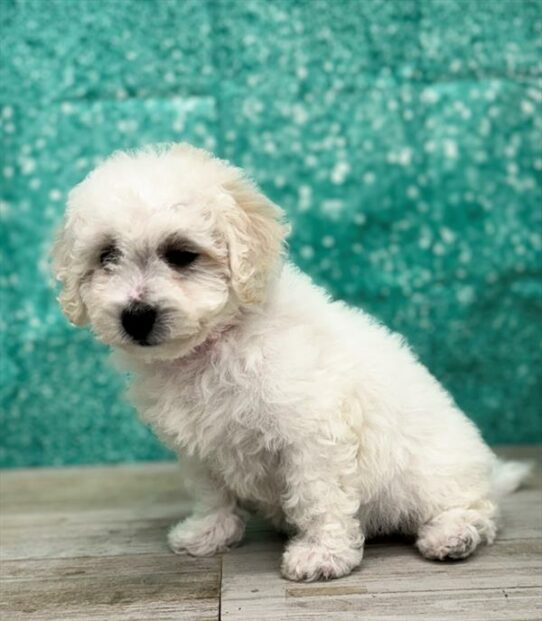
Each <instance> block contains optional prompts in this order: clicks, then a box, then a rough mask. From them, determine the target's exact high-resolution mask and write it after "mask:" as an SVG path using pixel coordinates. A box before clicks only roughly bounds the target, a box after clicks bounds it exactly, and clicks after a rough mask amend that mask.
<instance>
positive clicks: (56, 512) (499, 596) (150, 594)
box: [0, 447, 542, 621]
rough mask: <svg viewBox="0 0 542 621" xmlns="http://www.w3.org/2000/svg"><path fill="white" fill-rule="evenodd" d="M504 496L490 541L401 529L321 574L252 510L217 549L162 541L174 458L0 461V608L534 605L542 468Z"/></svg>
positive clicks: (174, 515)
mask: <svg viewBox="0 0 542 621" xmlns="http://www.w3.org/2000/svg"><path fill="white" fill-rule="evenodd" d="M500 453H501V454H506V455H508V456H513V457H516V458H517V457H520V458H523V459H525V458H527V459H533V458H534V459H535V460H537V461H538V467H537V470H536V473H535V475H534V476H533V477H532V479H531V481H530V482H529V484H528V486H527V487H526V488H525V489H523V490H521V491H520V492H518V493H516V494H515V495H513V496H510V497H508V498H507V499H506V501H505V503H504V507H503V514H504V515H503V519H504V526H503V529H502V531H501V534H500V537H499V539H498V541H497V543H496V544H495V545H494V546H492V547H490V548H483V549H481V550H480V551H479V552H478V553H477V554H476V555H475V556H474V557H472V558H471V559H468V560H466V561H461V562H455V563H433V562H429V561H425V560H424V559H422V558H421V557H420V556H419V555H418V554H417V553H416V552H415V550H414V548H413V547H412V546H411V545H409V544H408V543H406V542H404V541H400V540H397V541H391V540H390V541H380V542H374V543H369V545H367V547H366V551H365V558H364V561H363V565H362V567H361V568H360V569H359V570H357V571H356V572H354V574H352V575H351V576H349V577H347V578H343V579H341V580H338V581H332V582H328V583H313V584H296V583H292V582H288V581H286V580H283V579H282V578H281V577H280V576H279V573H278V568H279V561H280V554H281V549H282V547H283V545H284V541H283V539H282V538H281V537H280V536H278V535H276V534H275V533H273V532H272V531H271V530H270V529H269V528H268V527H267V526H266V525H264V524H263V523H262V522H259V521H257V520H254V521H253V522H252V523H251V524H250V526H249V528H248V533H247V538H246V540H245V542H244V544H243V545H242V546H241V547H239V548H237V549H236V550H233V551H231V552H229V553H227V554H225V555H224V556H223V557H222V558H221V557H216V558H207V559H195V558H191V557H189V556H176V555H174V554H171V553H170V552H169V550H168V549H167V546H166V543H165V535H166V532H167V529H168V527H169V526H170V525H171V524H173V523H174V522H175V521H176V520H178V519H179V518H181V517H182V516H185V515H187V514H188V513H189V510H190V501H189V500H188V499H187V497H186V495H185V494H184V493H183V492H182V480H181V474H180V472H179V471H178V469H177V468H176V466H175V465H174V464H170V463H168V464H139V465H130V466H116V467H87V468H64V469H58V470H55V469H42V470H13V471H3V472H2V473H1V474H0V492H1V496H0V500H1V522H0V552H1V555H0V559H1V563H0V571H1V578H2V584H1V609H0V612H1V618H2V619H3V620H4V619H5V620H6V621H12V620H13V621H17V620H29V621H30V620H32V621H52V620H54V621H56V620H61V619H62V620H68V621H69V620H96V621H98V620H108V621H117V620H123V621H124V620H126V621H127V620H131V621H144V620H147V619H153V620H156V621H160V620H169V619H175V620H180V621H184V620H187V621H200V620H203V619H205V620H211V619H213V620H216V619H229V620H232V621H233V620H235V621H237V620H240V619H243V620H249V621H256V620H279V621H282V620H292V621H306V620H309V619H330V620H337V621H339V620H340V621H347V620H354V619H356V620H357V619H361V618H363V619H366V620H371V619H379V620H380V619H388V620H399V619H401V620H408V619H427V620H431V621H437V620H440V619H442V620H445V619H460V620H461V621H469V620H475V619H476V620H480V621H481V620H484V621H485V620H487V619H492V620H496V621H498V620H501V619H502V620H503V621H504V620H506V621H511V620H516V619H517V620H520V619H521V620H522V621H523V620H528V619H537V620H539V619H541V618H542V608H541V605H540V603H541V601H542V598H541V595H542V561H541V552H542V545H541V542H542V470H541V468H540V456H541V450H540V448H537V447H524V448H522V449H513V448H511V447H508V448H506V449H502V450H500Z"/></svg>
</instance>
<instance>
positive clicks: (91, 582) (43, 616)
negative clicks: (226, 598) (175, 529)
mask: <svg viewBox="0 0 542 621" xmlns="http://www.w3.org/2000/svg"><path fill="white" fill-rule="evenodd" d="M2 570H3V571H2V573H3V574H4V575H3V587H2V606H1V608H0V611H1V613H2V618H3V619H6V620H8V619H9V620H14V621H15V620H17V621H18V620H19V619H21V620H22V619H25V620H26V619H28V620H29V621H30V620H32V621H34V620H35V621H49V620H55V621H56V620H60V619H70V620H72V619H73V620H76V619H85V620H90V619H96V620H104V621H105V620H107V621H117V620H121V619H122V620H124V619H134V620H135V619H138V620H139V619H141V620H144V619H175V620H178V619H180V620H181V621H185V620H186V621H200V620H203V619H205V620H208V619H213V620H215V619H217V618H218V602H219V593H220V558H212V559H194V558H190V557H187V556H186V557H185V556H182V557H181V556H175V555H173V554H168V555H165V554H162V555H151V554H141V555H138V556H134V555H131V556H110V557H96V558H93V557H81V558H73V559H43V560H24V561H9V562H5V563H3V567H2ZM3 615H5V616H3Z"/></svg>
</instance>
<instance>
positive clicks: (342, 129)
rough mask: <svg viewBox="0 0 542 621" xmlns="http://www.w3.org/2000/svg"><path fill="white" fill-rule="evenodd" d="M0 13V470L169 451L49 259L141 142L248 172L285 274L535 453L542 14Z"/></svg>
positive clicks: (459, 7)
mask: <svg viewBox="0 0 542 621" xmlns="http://www.w3.org/2000/svg"><path fill="white" fill-rule="evenodd" d="M0 6H1V18H2V31H1V41H2V65H1V75H0V83H1V85H2V86H1V108H0V115H1V121H2V142H3V145H2V146H3V149H2V167H1V175H2V177H1V178H2V203H1V208H2V217H3V220H4V223H3V226H2V233H1V234H2V239H1V247H2V251H3V252H4V254H5V257H4V260H3V262H2V270H3V271H2V276H1V277H2V280H1V295H2V309H1V312H0V322H1V329H2V368H1V373H2V375H1V379H2V381H1V391H2V394H1V397H2V421H1V423H2V428H1V434H2V435H1V448H0V463H1V464H2V465H8V466H16V465H41V464H68V463H87V462H106V461H107V462H113V461H123V460H136V459H155V458H163V457H164V456H167V455H168V454H167V453H166V452H165V451H164V449H162V448H161V447H160V445H159V444H158V442H157V441H156V440H155V439H154V438H153V437H152V435H151V433H150V432H149V431H148V430H147V429H145V428H144V427H143V426H142V425H141V424H140V423H139V422H137V419H136V417H135V416H134V415H133V411H132V409H131V407H130V406H129V405H127V404H126V403H125V402H124V401H123V400H122V399H121V397H120V392H121V387H122V378H121V377H120V376H118V375H116V374H115V373H114V372H112V371H111V370H110V369H109V367H108V366H107V362H106V351H105V350H104V348H103V347H101V346H99V345H97V344H96V343H95V342H94V341H93V339H92V338H91V337H90V335H89V334H88V333H87V332H86V331H82V330H76V329H73V328H71V327H70V326H69V325H68V324H67V322H66V321H65V320H64V319H63V317H62V316H61V314H60V312H59V309H58V308H57V305H56V303H55V299H54V298H55V296H54V294H53V292H52V288H51V281H50V277H49V270H48V258H47V252H48V247H49V244H50V238H51V235H52V231H53V229H54V227H55V225H56V224H57V223H58V222H59V219H60V215H61V213H62V210H63V203H64V199H65V197H66V193H67V191H68V189H69V188H70V187H71V186H72V185H74V184H75V183H76V182H78V181H79V180H80V179H82V177H83V176H84V175H85V174H86V173H87V172H88V171H89V170H90V169H91V168H92V167H93V166H94V165H95V164H96V162H98V161H99V159H100V158H101V157H103V156H104V155H106V154H108V153H109V152H110V151H112V150H114V149H118V148H123V147H134V146H137V145H142V144H146V143H149V142H155V141H180V140H189V141H191V142H193V143H195V144H197V145H200V146H205V147H208V148H210V149H214V150H215V151H216V152H217V153H218V154H220V155H221V156H224V157H226V158H230V159H232V160H233V161H234V162H236V163H237V164H240V165H242V166H244V167H246V168H247V169H248V170H249V171H250V172H251V173H252V174H253V175H254V177H255V178H256V179H257V180H258V181H259V182H260V183H261V185H262V186H263V188H264V189H265V191H266V192H267V193H268V194H269V195H270V196H271V197H272V198H273V199H274V200H275V201H276V202H278V203H279V204H281V205H282V206H283V207H284V208H285V209H286V210H287V211H288V213H289V216H290V218H291V220H292V222H293V224H294V232H293V235H292V237H291V240H290V246H291V254H292V257H293V259H294V261H296V262H297V263H298V264H299V265H300V266H301V267H302V268H304V269H305V270H306V271H308V272H309V273H310V274H312V276H313V277H314V278H315V279H316V280H317V281H318V282H319V283H321V284H323V285H325V286H326V287H328V288H329V289H330V290H331V292H332V293H333V294H334V295H335V296H337V297H340V298H343V299H345V300H347V301H349V302H351V303H353V304H357V305H361V306H363V307H365V308H366V309H367V310H369V311H370V312H372V313H374V314H376V315H377V316H378V317H380V318H381V319H382V320H383V321H384V322H386V323H387V324H388V325H390V326H391V327H392V328H393V329H395V330H398V331H400V332H402V333H404V334H405V335H406V336H407V337H408V338H409V340H410V342H411V343H412V345H413V347H414V348H415V349H416V351H417V352H419V354H420V356H421V358H422V360H423V361H424V362H426V363H427V364H428V365H429V366H430V368H431V369H432V370H433V372H434V373H435V374H436V376H437V377H438V378H439V379H440V380H442V381H443V382H444V384H445V385H446V386H447V387H448V388H449V389H450V390H451V391H452V393H453V394H454V396H455V397H456V399H457V401H458V402H459V404H460V405H461V407H463V408H464V409H465V411H466V412H467V413H468V414H469V415H470V416H471V417H472V418H473V419H474V420H476V421H477V423H478V424H479V425H480V426H481V428H482V430H483V433H484V435H485V437H486V438H487V439H488V440H489V441H490V442H530V441H535V440H540V439H541V428H540V419H539V412H540V402H541V397H542V395H541V392H542V391H541V377H540V368H541V366H542V364H541V362H542V360H541V354H540V348H539V346H540V343H541V336H542V328H541V325H540V322H539V321H538V319H539V317H540V310H541V294H542V285H541V279H540V274H541V271H542V265H541V247H542V238H541V228H542V222H541V220H542V206H541V205H542V194H541V185H540V177H541V174H542V152H541V144H542V139H541V132H542V115H541V97H542V94H541V81H540V79H541V75H540V62H541V54H542V50H541V39H542V5H541V3H540V2H538V1H521V0H511V1H508V0H485V1H484V0H472V1H468V0H434V1H432V0H425V1H409V0H398V1H393V0H355V1H347V0H312V1H293V0H292V1H283V0H278V1H274V2H271V1H265V0H244V1H242V0H239V1H231V0H230V1H228V0H216V1H212V2H211V1H207V2H206V1H204V0H194V1H192V0H184V1H170V0H157V1H156V0H155V1H153V0H94V1H92V0H21V1H17V0H1V2H0Z"/></svg>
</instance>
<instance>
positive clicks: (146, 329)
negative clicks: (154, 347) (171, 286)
mask: <svg viewBox="0 0 542 621" xmlns="http://www.w3.org/2000/svg"><path fill="white" fill-rule="evenodd" d="M156 317H157V312H156V309H154V308H153V307H152V306H149V305H148V304H143V303H141V302H136V303H135V304H131V305H130V306H128V307H127V308H125V309H124V310H123V311H122V313H121V316H120V321H121V324H122V327H123V328H124V331H125V332H126V334H128V335H129V336H130V337H131V338H132V339H133V340H134V341H136V342H137V343H139V344H140V345H151V343H150V342H149V337H150V335H151V332H152V331H153V328H154V327H155V325H156Z"/></svg>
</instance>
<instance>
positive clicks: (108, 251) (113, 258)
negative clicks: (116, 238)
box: [99, 244, 120, 266]
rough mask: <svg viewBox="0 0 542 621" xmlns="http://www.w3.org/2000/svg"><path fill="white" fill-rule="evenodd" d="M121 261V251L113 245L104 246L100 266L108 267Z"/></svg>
mask: <svg viewBox="0 0 542 621" xmlns="http://www.w3.org/2000/svg"><path fill="white" fill-rule="evenodd" d="M119 259H120V250H119V249H118V248H117V247H116V246H114V245H113V244H108V245H107V246H104V247H103V248H102V249H101V251H100V256H99V261H100V265H103V266H107V265H110V264H111V263H116V262H117V261H118V260H119Z"/></svg>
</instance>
